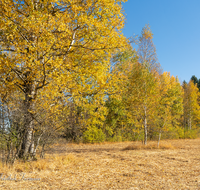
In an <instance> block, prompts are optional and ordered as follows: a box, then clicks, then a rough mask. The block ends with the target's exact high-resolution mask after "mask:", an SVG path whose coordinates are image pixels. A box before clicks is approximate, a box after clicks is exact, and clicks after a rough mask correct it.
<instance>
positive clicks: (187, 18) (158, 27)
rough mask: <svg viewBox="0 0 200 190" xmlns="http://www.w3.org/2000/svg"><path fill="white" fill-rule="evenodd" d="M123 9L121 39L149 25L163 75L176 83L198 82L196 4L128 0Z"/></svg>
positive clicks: (199, 5) (199, 8)
mask: <svg viewBox="0 0 200 190" xmlns="http://www.w3.org/2000/svg"><path fill="white" fill-rule="evenodd" d="M123 8H124V10H125V14H126V24H125V28H124V30H123V33H124V34H125V36H127V37H130V36H133V34H135V35H139V34H140V33H141V30H142V28H143V27H144V26H145V24H148V23H149V25H150V27H151V30H152V32H153V34H154V36H153V42H154V44H155V46H156V51H157V55H158V59H159V62H160V64H161V66H162V68H163V71H168V72H170V73H171V75H174V76H178V78H179V79H180V82H183V80H186V81H187V82H188V81H189V80H190V78H191V76H192V75H195V76H196V77H197V78H198V79H199V78H200V0H128V1H127V2H126V3H124V4H123Z"/></svg>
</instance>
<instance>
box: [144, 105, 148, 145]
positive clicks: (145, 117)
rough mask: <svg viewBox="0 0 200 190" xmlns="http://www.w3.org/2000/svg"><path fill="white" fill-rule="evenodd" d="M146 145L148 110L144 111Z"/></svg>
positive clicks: (145, 138) (145, 139) (145, 143)
mask: <svg viewBox="0 0 200 190" xmlns="http://www.w3.org/2000/svg"><path fill="white" fill-rule="evenodd" d="M144 113H145V114H144V145H147V110H146V106H145V111H144Z"/></svg>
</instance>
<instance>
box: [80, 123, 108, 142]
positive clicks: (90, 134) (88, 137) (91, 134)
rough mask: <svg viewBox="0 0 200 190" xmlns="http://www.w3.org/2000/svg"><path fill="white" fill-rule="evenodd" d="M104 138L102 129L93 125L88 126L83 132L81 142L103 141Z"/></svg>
mask: <svg viewBox="0 0 200 190" xmlns="http://www.w3.org/2000/svg"><path fill="white" fill-rule="evenodd" d="M105 138H106V135H105V134H104V133H103V131H102V130H101V129H98V128H97V127H95V126H92V127H90V128H88V130H87V131H85V132H84V133H83V142H85V143H99V142H104V141H105Z"/></svg>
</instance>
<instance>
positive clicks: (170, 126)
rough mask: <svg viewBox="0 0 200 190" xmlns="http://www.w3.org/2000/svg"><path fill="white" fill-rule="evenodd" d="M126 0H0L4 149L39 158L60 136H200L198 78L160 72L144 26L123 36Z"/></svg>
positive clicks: (0, 136)
mask: <svg viewBox="0 0 200 190" xmlns="http://www.w3.org/2000/svg"><path fill="white" fill-rule="evenodd" d="M121 2H125V1H123V0H110V1H107V0H101V1H96V0H90V1H87V2H86V1H82V0H75V1H74V0H65V1H51V2H50V1H46V0H44V1H32V0H26V1H13V0H6V1H1V3H0V5H1V6H0V9H1V11H0V26H1V27H0V28H1V29H0V142H1V144H0V150H1V152H2V156H1V158H2V159H3V161H6V162H10V163H14V161H15V160H16V159H24V160H27V159H36V153H37V151H38V150H39V151H40V156H41V157H42V156H43V155H44V151H45V146H46V145H47V144H48V143H51V142H52V141H53V140H55V139H56V138H61V137H62V138H63V137H64V138H66V139H67V140H69V141H74V142H89V143H95V142H103V141H125V140H141V141H143V142H144V144H145V145H146V144H147V141H148V139H151V140H158V146H159V141H160V139H161V138H195V137H196V136H197V134H198V132H199V119H200V117H199V115H200V113H199V111H200V107H199V106H200V103H199V100H200V99H199V89H198V87H199V85H198V84H199V80H198V79H197V80H196V78H195V77H194V76H193V77H192V80H191V81H190V82H189V83H188V84H187V83H186V82H184V83H183V85H181V84H180V82H179V80H178V78H177V77H174V76H170V73H168V72H162V69H161V66H160V64H159V62H158V59H157V55H156V48H155V46H154V44H153V34H152V32H151V30H150V27H149V25H146V26H145V27H144V28H143V29H142V32H141V35H140V37H139V38H137V39H136V40H134V43H136V45H137V49H133V48H132V46H131V40H130V39H126V38H125V37H124V36H123V34H122V28H123V25H124V16H123V9H122V5H121Z"/></svg>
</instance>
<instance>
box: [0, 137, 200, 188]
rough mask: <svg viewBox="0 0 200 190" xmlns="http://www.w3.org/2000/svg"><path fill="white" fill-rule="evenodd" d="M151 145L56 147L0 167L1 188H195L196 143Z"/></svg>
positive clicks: (199, 161) (198, 170)
mask: <svg viewBox="0 0 200 190" xmlns="http://www.w3.org/2000/svg"><path fill="white" fill-rule="evenodd" d="M156 145H157V144H156V142H149V143H148V146H146V147H144V146H142V145H141V142H123V143H103V144H93V145H91V144H79V145H77V144H66V145H63V144H60V145H55V146H54V147H53V148H52V149H51V151H49V153H48V154H47V156H46V158H45V159H41V160H38V161H34V162H29V163H25V164H24V163H16V164H15V165H14V167H12V168H8V167H2V166H0V173H2V175H1V174H0V178H1V179H0V189H9V190H10V189H20V190H23V189H27V190H28V189H42V190H43V189H52V190H53V189H77V190H78V189H83V190H85V189H97V190H101V189H102V190H106V189H113V190H114V189H130V190H136V189H153V190H156V189H159V190H160V189H166V190H169V189H173V190H174V189H177V190H186V189H195V190H198V189H200V139H195V140H168V141H161V145H160V149H157V147H156ZM23 173H24V174H23ZM15 175H16V176H15ZM23 175H24V178H23ZM22 178H23V179H22ZM6 179H7V180H6Z"/></svg>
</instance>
